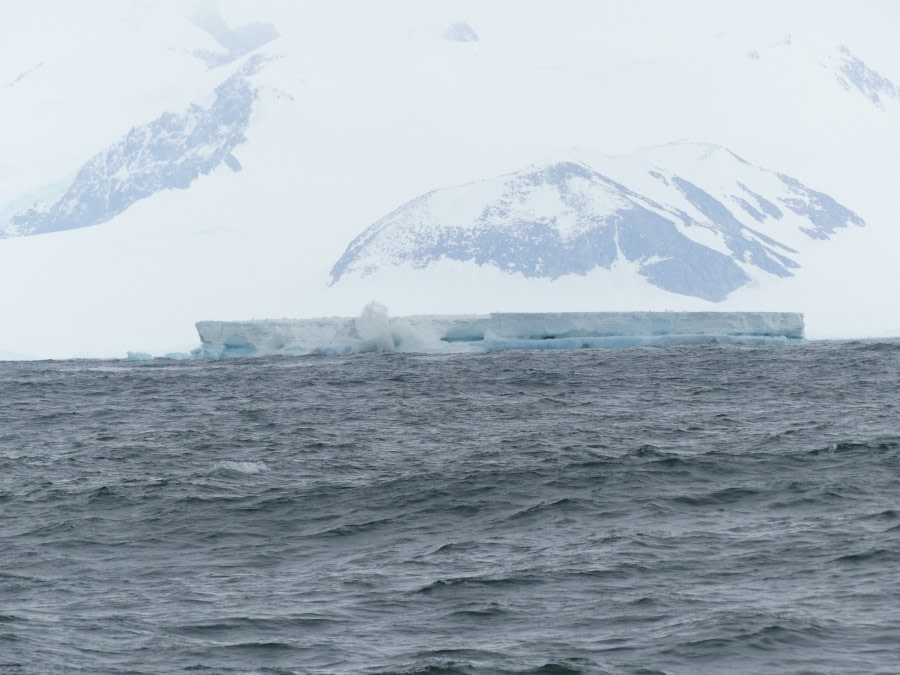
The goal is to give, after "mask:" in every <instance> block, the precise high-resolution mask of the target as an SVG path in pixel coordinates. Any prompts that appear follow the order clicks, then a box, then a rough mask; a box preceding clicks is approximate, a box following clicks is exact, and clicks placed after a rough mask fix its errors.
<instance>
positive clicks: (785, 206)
mask: <svg viewBox="0 0 900 675" xmlns="http://www.w3.org/2000/svg"><path fill="white" fill-rule="evenodd" d="M600 160H601V162H602V164H603V165H604V166H603V170H602V172H601V170H598V169H597V168H594V167H593V166H591V165H590V164H588V162H587V161H585V160H579V161H559V162H554V163H550V164H546V165H542V166H537V167H533V168H529V169H525V170H523V171H520V172H517V173H514V174H510V175H507V176H500V177H498V178H494V179H488V180H484V181H480V182H477V183H471V184H468V185H463V186H460V187H455V188H449V189H444V190H436V191H434V192H430V193H428V194H425V195H422V196H421V197H418V198H416V199H414V200H413V201H411V202H409V203H407V204H405V205H403V206H401V207H400V208H399V209H397V210H396V211H394V212H393V213H390V214H389V215H387V216H385V217H384V218H382V219H381V220H380V221H378V222H377V223H375V224H374V225H372V226H371V227H369V228H368V229H367V230H365V231H364V232H363V233H362V234H361V235H360V236H358V237H357V238H356V239H355V240H354V241H353V242H352V243H351V244H350V245H349V247H348V248H347V250H346V252H345V253H344V255H343V256H342V257H341V258H340V260H338V261H337V263H336V264H335V265H334V267H333V268H332V271H331V275H332V283H336V282H338V281H340V280H341V279H342V278H343V277H344V276H347V275H354V274H355V275H359V276H366V275H368V274H372V273H375V272H379V271H382V270H385V269H388V268H390V267H391V266H397V265H403V264H410V265H412V266H413V267H415V268H423V267H426V266H428V265H429V264H431V263H433V262H435V261H438V260H440V259H442V258H446V259H450V260H459V261H473V262H475V263H477V264H479V265H493V266H496V267H498V268H500V269H501V270H503V271H504V272H508V273H518V274H521V275H523V276H525V277H547V278H551V279H555V278H558V277H561V276H564V275H568V274H578V275H584V274H586V273H587V272H589V271H590V270H592V269H594V268H595V267H602V268H606V269H609V268H611V267H612V266H613V265H614V264H615V263H616V262H617V261H620V260H622V261H627V262H629V263H636V264H637V265H638V269H639V273H640V274H641V275H642V276H644V277H645V278H646V279H647V280H648V281H650V283H652V284H653V285H655V286H658V287H659V288H662V289H665V290H667V291H671V292H673V293H679V294H682V295H690V296H696V297H699V298H703V299H706V300H712V301H720V300H723V299H724V298H725V297H726V296H727V295H728V294H729V293H731V292H732V291H734V290H735V289H737V288H740V287H741V286H743V285H744V284H746V283H747V282H749V281H750V279H751V277H750V275H749V274H748V272H749V271H751V270H752V269H753V268H756V269H757V270H761V271H763V272H765V273H768V274H771V275H775V276H780V277H785V276H790V275H792V273H793V272H792V270H795V269H796V268H797V267H798V263H797V262H796V260H795V259H794V257H793V256H794V254H796V253H797V250H796V248H794V246H796V245H797V242H798V241H800V242H801V243H802V241H801V240H802V239H810V238H811V239H827V238H828V237H829V236H830V235H831V234H833V233H834V232H835V230H837V229H838V228H842V227H847V226H848V225H862V224H863V221H862V219H860V218H859V217H858V216H857V215H856V214H854V213H853V212H852V211H850V210H849V209H847V208H845V207H844V206H842V205H840V204H838V203H837V202H836V201H835V200H834V199H832V198H831V197H829V196H828V195H825V194H823V193H820V192H817V191H815V190H812V189H810V188H808V187H806V186H805V185H803V184H802V183H801V182H800V181H798V180H796V179H794V178H791V177H789V176H786V175H783V174H780V173H776V172H772V171H767V170H765V169H761V168H759V167H755V166H753V165H751V164H749V163H748V162H746V161H744V160H743V159H741V158H740V157H738V156H737V155H735V154H733V153H731V152H730V151H728V150H727V149H725V148H721V147H718V146H714V145H707V144H674V145H672V146H664V147H662V148H658V149H649V150H647V151H644V152H642V153H639V154H638V156H637V157H634V158H623V159H621V160H616V159H613V158H602V157H601V158H600ZM635 165H637V167H638V168H637V170H636V169H635ZM666 167H669V168H666ZM798 235H802V236H798Z"/></svg>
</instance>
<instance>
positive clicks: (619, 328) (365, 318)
mask: <svg viewBox="0 0 900 675" xmlns="http://www.w3.org/2000/svg"><path fill="white" fill-rule="evenodd" d="M197 332H198V333H199V336H200V341H201V346H200V347H199V348H197V349H196V350H195V351H194V355H195V356H198V357H201V358H205V359H222V358H240V357H251V356H269V355H276V354H284V355H306V354H327V355H342V354H351V353H361V352H374V351H378V352H390V351H398V352H413V353H450V352H490V351H499V350H506V349H603V348H617V347H636V346H643V345H684V344H705V343H710V342H741V343H753V344H758V343H767V344H768V343H781V344H785V343H790V342H796V341H800V340H803V339H804V321H803V315H802V314H800V313H793V312H495V313H492V314H487V315H420V316H404V317H389V316H388V313H387V309H386V308H385V307H384V306H383V305H379V304H378V303H371V304H369V305H368V306H367V307H366V308H365V309H364V310H363V312H362V314H361V315H360V316H359V317H355V318H353V317H328V318H317V319H265V320H251V321H200V322H198V323H197Z"/></svg>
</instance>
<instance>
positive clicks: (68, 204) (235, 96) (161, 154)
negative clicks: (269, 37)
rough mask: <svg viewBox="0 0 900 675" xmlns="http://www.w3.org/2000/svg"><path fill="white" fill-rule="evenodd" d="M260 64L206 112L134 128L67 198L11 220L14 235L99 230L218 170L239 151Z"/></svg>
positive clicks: (232, 81)
mask: <svg viewBox="0 0 900 675" xmlns="http://www.w3.org/2000/svg"><path fill="white" fill-rule="evenodd" d="M264 62H265V59H264V57H262V56H254V57H252V58H251V59H250V60H249V61H248V62H247V63H246V64H244V65H243V66H242V67H241V68H240V69H239V70H238V71H237V72H236V73H235V74H234V75H232V76H231V77H229V78H228V79H227V80H225V81H224V82H223V83H222V84H221V85H219V86H218V87H217V88H216V99H215V101H214V102H213V104H212V105H211V106H210V107H209V108H204V107H202V106H199V105H192V106H191V107H190V108H188V110H186V111H185V112H183V113H180V114H179V113H171V112H167V113H164V114H162V115H160V116H159V117H158V118H156V119H155V120H153V121H152V122H150V123H149V124H146V125H144V126H141V127H135V128H133V129H132V130H131V131H129V132H128V134H126V135H125V137H124V138H122V139H121V140H120V141H119V142H118V143H116V144H115V145H113V146H112V147H110V148H109V149H107V150H105V151H103V152H101V153H100V154H98V155H96V156H94V157H93V158H92V159H90V160H89V161H88V162H87V163H86V164H85V165H84V166H83V167H82V168H81V170H79V172H78V174H77V175H76V176H75V180H74V181H73V183H72V184H71V186H70V187H69V188H68V190H67V191H66V192H65V194H63V195H62V196H61V197H59V199H57V200H56V201H55V202H53V203H51V204H49V205H47V206H43V207H41V206H39V207H37V208H34V209H29V210H27V211H25V212H23V213H20V214H18V215H16V216H14V217H13V218H12V219H11V225H12V228H11V230H12V232H14V233H15V234H21V235H25V234H41V233H45V232H56V231H60V230H72V229H76V228H80V227H88V226H90V225H97V224H99V223H103V222H106V221H107V220H110V219H111V218H113V217H114V216H116V215H118V214H120V213H122V212H123V211H125V209H127V208H128V207H129V206H131V205H132V204H134V203H135V202H137V201H139V200H141V199H145V198H146V197H150V196H151V195H153V194H155V193H157V192H160V191H162V190H168V189H186V188H188V187H190V186H191V183H193V182H194V180H195V179H196V178H197V177H198V176H200V174H204V175H206V174H209V173H210V172H211V171H212V170H213V169H215V168H216V167H218V166H219V165H220V164H222V163H225V164H226V165H227V166H228V167H230V168H231V169H232V170H234V171H239V170H240V168H241V167H240V164H239V163H238V161H237V159H236V158H235V157H234V156H233V155H232V154H231V152H232V150H234V148H235V147H236V146H237V145H239V144H240V143H243V142H244V141H245V140H246V138H245V137H244V131H245V130H246V129H247V126H248V124H249V122H250V112H251V109H252V106H253V102H254V101H255V99H256V91H255V89H254V88H253V86H252V85H251V83H250V81H249V79H248V78H249V76H250V75H253V74H254V73H256V72H257V71H258V70H259V69H260V68H261V67H262V65H263V63H264Z"/></svg>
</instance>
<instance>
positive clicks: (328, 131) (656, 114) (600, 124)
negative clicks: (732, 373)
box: [0, 0, 900, 357]
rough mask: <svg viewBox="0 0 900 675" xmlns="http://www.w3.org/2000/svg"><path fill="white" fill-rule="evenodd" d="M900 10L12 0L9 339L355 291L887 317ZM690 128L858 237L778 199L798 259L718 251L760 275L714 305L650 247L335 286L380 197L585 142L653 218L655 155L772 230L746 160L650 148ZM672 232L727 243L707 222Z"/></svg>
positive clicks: (175, 341)
mask: <svg viewBox="0 0 900 675" xmlns="http://www.w3.org/2000/svg"><path fill="white" fill-rule="evenodd" d="M896 25H900V8H898V7H897V5H896V4H895V3H892V2H889V1H888V2H878V1H869V2H861V3H854V4H853V5H852V6H851V5H840V6H829V5H828V4H826V3H818V2H803V1H798V2H794V3H789V4H785V3H775V2H768V3H767V2H763V3H759V2H757V3H717V2H703V1H700V0H697V1H687V2H684V3H666V2H649V1H637V2H634V3H608V4H607V3H594V2H579V1H574V2H571V3H563V4H562V5H560V6H555V5H551V4H549V3H522V2H511V1H510V2H502V1H498V2H492V3H476V2H467V1H460V2H447V3H441V4H437V3H434V4H432V3H419V2H411V1H410V2H400V1H391V2H385V3H363V2H340V3H317V4H315V5H307V4H305V3H293V2H278V1H275V0H269V1H265V0H262V1H260V2H254V3H250V2H246V1H241V0H233V1H227V0H221V1H220V2H219V3H218V5H213V4H210V3H208V2H204V3H197V4H191V3H189V2H178V1H176V0H171V1H164V0H158V1H154V0H143V1H141V2H134V3H128V2H121V1H120V0H93V1H91V2H87V1H86V0H85V1H84V2H74V3H57V2H50V1H49V0H37V1H34V0H31V1H26V0H9V1H8V2H4V3H2V5H0V110H2V114H3V122H4V124H2V125H0V231H2V232H3V233H4V234H5V235H6V238H4V239H0V275H2V276H0V281H2V285H3V286H2V287H3V293H2V294H0V350H2V351H3V352H4V353H14V354H16V355H22V354H31V355H34V356H40V357H67V356H76V355H96V356H99V355H112V356H124V355H125V353H126V351H128V350H140V351H150V352H153V353H165V352H167V351H176V350H177V351H183V350H186V349H188V348H190V347H193V346H196V344H197V338H196V334H195V333H194V328H193V324H194V322H195V321H197V320H201V319H220V320H229V319H249V318H266V317H272V318H276V317H284V316H293V317H312V316H320V315H326V316H328V315H354V314H356V313H358V312H359V310H360V308H361V307H362V306H363V305H365V304H366V302H368V301H369V300H370V299H372V298H377V299H379V300H380V301H381V302H383V303H385V304H386V305H387V306H388V307H389V308H390V310H391V313H392V314H415V313H427V314H435V313H443V312H448V313H486V312H492V311H593V310H630V309H636V310H639V309H645V310H650V309H729V310H730V309H740V310H751V311H752V310H771V311H803V312H805V314H806V319H807V335H808V336H809V337H816V336H840V335H844V336H860V335H874V334H898V333H900V319H898V318H897V317H898V311H897V308H898V305H900V302H898V294H897V290H896V289H897V288H900V283H898V282H900V278H898V276H900V273H898V266H897V265H895V264H894V263H893V251H896V250H898V244H900V227H897V222H896V221H897V216H896V207H895V204H894V201H895V198H894V192H895V190H896V185H897V184H898V182H900V167H898V164H897V162H896V156H897V151H898V149H900V98H898V97H897V96H895V94H894V91H895V89H894V88H895V87H896V86H897V84H898V83H900V53H898V52H900V50H898V47H897V44H896V40H895V39H894V36H893V35H892V34H891V33H892V28H891V27H892V26H896ZM788 36H790V37H789V38H788ZM232 78H237V80H235V79H232ZM236 81H239V82H240V86H239V87H237V89H236V91H240V92H244V94H245V97H244V98H240V97H239V98H240V101H241V103H240V104H239V105H238V106H237V108H236V109H235V110H234V111H233V112H234V113H235V114H234V116H233V117H229V115H230V114H231V113H230V112H227V110H229V108H228V107H227V106H224V107H223V101H222V99H220V98H219V95H220V93H221V92H222V89H221V88H222V87H223V86H226V88H227V85H226V83H227V82H232V83H234V82H236ZM129 138H132V139H136V142H135V143H134V144H132V145H129V141H128V139H129ZM684 139H689V140H692V141H703V142H711V143H714V144H716V145H718V146H723V147H727V148H729V149H730V150H731V151H733V152H734V153H735V154H737V155H738V156H740V157H742V158H744V159H745V160H746V161H747V162H749V163H751V164H752V165H754V166H758V167H769V168H771V169H773V170H775V171H776V172H778V173H781V174H784V175H786V176H793V177H796V179H797V180H799V181H800V182H801V183H802V184H803V185H806V186H810V187H811V188H813V189H814V190H815V191H816V192H820V193H822V194H826V195H829V196H830V197H831V198H833V200H834V201H835V202H837V203H838V204H841V205H843V206H845V207H846V208H847V209H849V210H851V211H852V212H853V213H855V214H857V215H858V216H859V218H861V219H862V220H864V221H865V227H857V226H855V225H854V226H851V227H845V228H836V229H834V231H828V232H824V234H827V236H828V238H827V239H826V238H822V239H816V238H812V237H810V236H809V234H808V233H806V232H804V231H803V227H806V229H812V230H814V231H819V228H818V227H817V226H815V225H814V224H813V225H808V224H807V225H803V224H802V223H803V222H804V218H803V217H802V216H800V215H799V214H794V213H790V214H788V211H789V210H788V209H782V210H783V211H784V212H785V213H786V214H787V215H790V217H791V219H792V223H793V224H792V225H791V226H790V228H787V229H788V230H789V232H788V233H787V234H786V235H783V236H784V237H785V238H784V239H780V238H778V237H775V236H774V235H772V234H771V233H770V232H769V231H768V230H760V231H761V232H762V233H763V234H765V235H766V236H772V237H774V238H775V239H776V241H778V242H779V243H782V244H784V245H785V246H788V247H790V248H794V249H796V250H797V251H798V253H797V254H793V253H791V254H789V255H788V254H786V253H784V252H782V253H783V254H785V255H787V257H789V258H790V259H791V260H792V261H793V262H795V263H796V264H797V265H798V267H796V268H793V267H788V266H784V267H785V269H787V270H788V271H789V272H790V273H791V275H792V276H780V275H777V274H771V273H769V272H765V271H762V272H761V273H757V272H756V269H757V268H756V266H754V265H750V266H749V267H747V266H746V265H745V263H735V264H738V266H739V267H740V268H741V270H742V271H743V272H744V273H745V274H747V275H748V276H750V277H751V279H750V281H749V282H746V283H744V284H742V285H740V287H738V288H736V289H735V290H733V291H731V292H730V293H729V294H728V295H727V298H726V299H725V300H723V301H721V302H716V303H713V302H710V301H709V300H707V299H703V298H702V297H696V296H687V295H684V294H683V293H673V292H672V291H671V290H667V289H666V288H661V287H659V286H658V285H654V284H653V283H650V281H649V280H648V277H647V275H646V274H644V273H642V272H646V270H642V267H644V266H645V264H646V262H647V260H643V259H636V260H628V259H618V260H617V261H616V262H615V263H613V264H611V265H610V266H609V268H608V269H607V268H606V267H602V266H599V267H595V268H592V269H590V270H589V271H587V272H586V273H585V274H583V275H582V274H578V273H575V274H572V273H565V274H560V275H559V276H557V277H556V278H555V279H554V278H550V277H541V276H527V275H525V274H523V273H522V271H512V272H510V271H503V270H500V269H499V268H497V267H495V266H490V265H487V266H485V265H478V264H476V263H475V262H472V261H470V260H469V261H467V260H448V259H443V260H440V261H436V262H435V263H433V264H429V265H428V266H427V267H426V268H416V267H415V266H414V265H412V264H410V265H407V266H406V267H404V266H402V265H401V266H399V267H396V268H395V269H394V270H393V272H392V274H390V275H382V274H379V275H369V276H367V277H358V276H356V277H352V275H347V276H346V277H344V278H342V279H341V280H340V281H339V282H338V283H335V284H333V285H331V286H329V282H330V281H331V275H330V272H331V269H332V267H333V266H334V263H335V262H336V261H337V260H339V259H340V258H341V256H342V254H343V253H344V251H345V250H346V249H347V246H348V244H349V243H350V242H351V241H352V240H353V239H354V238H356V237H357V236H359V234H360V233H361V232H363V231H364V230H365V228H366V227H367V226H368V225H370V224H372V223H375V222H376V221H378V220H379V219H380V218H382V217H383V216H384V214H386V213H390V212H391V211H392V210H394V209H396V208H397V207H398V206H399V205H402V204H405V203H407V202H409V201H410V200H413V199H415V198H416V197H417V196H418V195H423V194H426V193H428V192H430V191H433V190H436V189H440V188H443V187H446V186H452V185H463V184H467V183H472V182H475V181H479V180H482V179H484V178H485V177H487V176H501V175H508V174H510V173H511V172H516V171H519V170H521V167H525V166H529V165H530V164H532V163H533V162H535V161H536V160H538V161H539V162H540V164H541V165H547V164H550V163H551V162H549V161H547V162H544V161H543V160H541V159H540V158H543V157H551V158H555V160H554V161H563V159H565V161H576V162H584V163H587V165H588V166H590V167H591V168H592V169H593V170H595V171H596V172H598V173H599V174H602V175H611V173H612V171H611V170H609V169H608V167H606V166H605V165H604V162H603V161H601V160H599V159H597V157H598V156H599V155H600V154H601V153H603V156H607V155H612V156H613V157H614V158H615V159H613V160H610V161H611V163H612V164H614V165H616V166H617V167H619V168H618V169H617V171H618V174H617V175H619V177H620V179H621V182H622V184H624V185H627V186H628V187H629V189H631V190H633V191H634V192H636V193H638V194H640V195H642V196H645V197H648V198H652V199H654V201H658V202H659V203H660V204H661V205H665V206H666V208H670V207H671V206H673V204H667V203H664V202H662V201H659V199H658V195H656V193H655V192H652V191H653V190H655V189H662V188H663V187H665V186H664V185H663V184H662V182H661V181H658V180H656V179H653V178H652V177H650V178H649V180H650V182H649V185H650V186H653V187H645V186H643V185H642V184H641V181H642V180H644V178H643V177H641V176H642V175H643V172H642V169H641V167H643V166H644V165H646V164H647V163H652V164H655V165H660V166H662V167H663V168H665V169H666V171H667V172H668V173H665V172H661V173H662V174H663V175H667V176H669V175H672V176H679V177H682V178H684V179H685V180H687V181H689V182H691V183H694V184H695V185H698V186H699V185H702V186H703V189H704V191H705V192H707V193H708V194H710V195H712V196H714V197H715V198H716V200H717V201H720V202H721V203H723V204H726V205H728V206H729V207H731V210H732V213H733V214H735V215H736V217H738V216H739V217H740V218H741V219H742V220H741V222H742V223H744V224H746V225H751V226H755V227H756V226H758V227H762V226H763V225H765V226H769V225H771V226H772V227H776V226H777V223H778V222H779V221H777V219H769V220H767V221H766V222H764V223H759V222H758V221H756V220H755V219H752V217H751V220H753V222H750V221H746V222H745V220H743V219H744V214H745V213H746V211H742V210H741V207H740V205H737V204H736V203H734V202H728V201H727V200H726V197H727V196H728V195H736V194H739V193H736V192H734V186H735V185H736V182H737V181H738V180H741V182H744V183H745V184H747V185H749V183H747V182H746V181H744V180H742V179H740V176H739V175H738V174H735V175H732V174H730V173H729V174H723V175H722V184H721V185H718V184H714V183H713V182H710V177H711V176H714V175H715V174H716V171H705V170H703V171H701V170H700V169H697V171H699V172H700V173H702V174H703V175H702V176H699V175H694V174H692V173H691V172H692V171H694V169H695V168H696V167H694V168H692V166H693V165H692V164H691V162H692V161H693V160H691V159H690V158H681V159H679V158H671V159H670V158H664V157H659V156H653V157H651V156H650V155H652V154H654V153H660V152H665V151H664V150H660V149H659V148H660V146H661V147H663V148H665V147H669V146H668V144H670V143H671V142H672V141H681V140H684ZM682 145H683V144H676V145H675V146H671V147H675V148H678V147H681V146H682ZM560 148H562V149H564V150H563V151H562V153H560V152H559V149H560ZM640 148H656V149H655V150H647V151H642V150H640ZM645 152H646V153H649V154H648V155H646V156H645V155H644V153H645ZM697 161H698V162H699V166H705V164H704V162H702V161H700V160H697ZM629 167H630V168H629ZM238 168H239V170H236V169H238ZM692 176H693V177H692ZM626 178H627V179H628V180H626ZM701 178H702V179H703V181H701ZM629 181H630V182H629ZM654 181H655V182H654ZM657 183H659V185H657ZM738 189H739V188H738ZM651 192H652V194H651ZM754 192H756V190H754ZM667 194H671V195H674V196H673V199H677V198H678V192H676V191H668V193H667ZM758 194H760V195H763V194H764V193H763V192H758ZM613 196H615V195H613ZM682 196H684V195H682ZM766 199H769V197H766ZM747 201H748V203H750V204H752V203H753V202H752V200H750V199H747ZM769 201H772V200H771V199H769ZM688 202H689V200H688ZM772 203H776V204H777V202H775V201H773V202H772ZM682 206H683V207H684V210H685V212H686V213H692V212H691V211H690V210H689V207H690V208H693V207H691V204H690V203H688V204H687V205H684V204H682ZM679 208H682V207H679ZM694 210H695V211H696V209H694ZM72 214H81V216H80V217H79V218H78V219H72V218H70V217H69V216H71V215H72ZM701 215H702V214H701ZM787 215H786V217H787ZM794 216H796V218H794ZM557 218H558V220H559V219H560V214H557ZM692 219H694V220H696V221H697V222H698V223H702V219H701V218H700V217H699V216H696V214H694V215H692ZM805 221H806V222H807V223H808V222H811V221H809V219H808V218H807V219H805ZM754 223H755V225H754ZM79 225H81V226H83V227H79ZM676 225H677V226H679V228H680V229H679V233H681V234H683V235H684V234H686V233H687V232H688V231H689V230H693V231H691V237H690V238H691V240H692V241H694V242H695V243H698V244H699V245H702V246H705V247H707V248H709V250H713V251H716V252H718V253H720V254H722V255H728V257H729V258H730V259H732V260H734V258H733V257H732V255H731V253H729V252H728V251H729V249H728V247H727V245H726V246H724V248H723V242H722V240H721V237H720V236H719V235H718V234H716V232H714V231H713V230H712V229H710V228H708V227H706V228H704V227H697V226H685V227H683V228H681V224H679V223H676ZM566 227H567V225H566ZM73 228H74V229H73ZM781 234H783V233H781ZM694 235H696V236H694ZM704 237H705V238H704ZM798 242H799V243H800V244H802V247H801V246H799V244H798ZM757 243H759V241H758V242H757ZM760 245H762V244H760ZM778 250H780V249H778ZM351 277H352V278H351Z"/></svg>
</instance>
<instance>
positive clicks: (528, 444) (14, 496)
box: [0, 341, 900, 674]
mask: <svg viewBox="0 0 900 675" xmlns="http://www.w3.org/2000/svg"><path fill="white" fill-rule="evenodd" d="M181 671H184V672H201V673H202V672H210V673H229V672H240V673H244V672H249V673H293V672H362V673H366V672H434V673H437V672H447V673H450V672H460V673H481V672H516V673H518V672H527V673H570V672H572V673H574V672H598V673H644V674H649V673H685V674H687V673H819V672H822V673H896V672H900V342H896V341H895V342H813V343H805V344H799V345H793V346H784V347H771V346H769V347H750V346H740V345H707V346H690V347H646V348H634V349H622V350H606V351H604V350H597V351H593V350H579V351H568V352H537V351H535V352H522V351H519V352H516V351H510V352H499V353H492V354H480V355H449V356H448V355H444V356H435V355H431V356H424V355H408V354H361V355H352V356H347V357H325V356H310V357H299V358H287V357H282V358H269V359H247V360H235V361H228V362H214V363H209V362H197V361H190V362H174V361H164V360H157V361H152V362H146V363H128V362H112V361H110V362H102V361H64V362H36V363H2V364H0V672H4V673H7V672H8V673H18V672H25V673H53V672H86V673H158V672H181Z"/></svg>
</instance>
